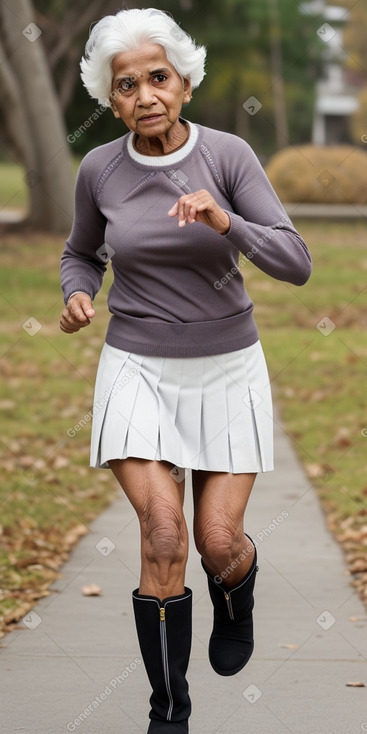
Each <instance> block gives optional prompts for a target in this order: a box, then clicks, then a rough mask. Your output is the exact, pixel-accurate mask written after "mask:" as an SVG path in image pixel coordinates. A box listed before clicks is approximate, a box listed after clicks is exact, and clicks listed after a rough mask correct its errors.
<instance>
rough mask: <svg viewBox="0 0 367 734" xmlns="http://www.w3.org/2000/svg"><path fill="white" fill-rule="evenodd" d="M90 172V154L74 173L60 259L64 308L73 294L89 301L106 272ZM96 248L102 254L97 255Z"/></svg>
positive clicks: (102, 226) (100, 221)
mask: <svg viewBox="0 0 367 734" xmlns="http://www.w3.org/2000/svg"><path fill="white" fill-rule="evenodd" d="M92 152H93V151H92ZM93 169H94V166H93V165H92V164H91V154H88V155H87V156H86V157H85V158H84V159H83V161H82V163H81V165H80V168H79V171H78V175H77V180H76V185H75V214H74V221H73V226H72V230H71V233H70V236H69V237H68V239H67V241H66V244H65V249H64V252H63V254H62V257H61V288H62V291H63V294H64V303H65V304H66V303H67V301H68V299H69V297H70V296H71V294H72V293H74V292H75V291H82V292H83V293H87V294H88V295H89V296H90V297H91V299H92V300H93V299H94V297H95V295H96V294H97V293H98V291H99V290H100V288H101V286H102V281H103V275H104V273H105V271H106V269H107V268H106V266H105V264H104V262H105V261H106V260H105V259H103V252H104V248H103V245H104V242H105V237H104V233H105V228H106V218H105V217H104V216H103V214H102V213H101V211H100V210H99V209H98V207H97V204H96V202H95V198H94V194H93V189H94V187H95V184H96V175H95V173H94V171H93ZM100 248H102V250H101V251H100V254H98V250H100Z"/></svg>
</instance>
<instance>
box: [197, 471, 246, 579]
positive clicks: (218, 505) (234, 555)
mask: <svg viewBox="0 0 367 734" xmlns="http://www.w3.org/2000/svg"><path fill="white" fill-rule="evenodd" d="M255 479H256V473H252V474H230V473H226V472H207V471H193V472H192V484H193V493H194V537H195V544H196V547H197V549H198V551H199V553H200V554H201V556H202V558H203V562H204V564H205V566H206V568H207V569H208V571H209V572H210V573H211V574H212V575H213V576H216V575H220V574H221V573H222V572H223V571H225V569H228V568H229V567H230V566H231V564H232V563H233V566H234V568H232V569H231V570H230V573H229V575H226V578H225V582H224V584H223V585H224V586H226V587H228V588H229V589H230V588H233V587H234V586H236V584H237V583H238V582H239V581H241V580H242V579H243V578H244V576H245V575H246V573H247V571H248V570H249V568H250V567H251V564H252V561H253V558H254V555H255V550H254V547H253V545H252V544H251V543H250V541H249V540H248V538H246V536H245V535H244V530H243V519H244V514H245V510H246V506H247V502H248V499H249V497H250V493H251V490H252V487H253V485H254V482H255Z"/></svg>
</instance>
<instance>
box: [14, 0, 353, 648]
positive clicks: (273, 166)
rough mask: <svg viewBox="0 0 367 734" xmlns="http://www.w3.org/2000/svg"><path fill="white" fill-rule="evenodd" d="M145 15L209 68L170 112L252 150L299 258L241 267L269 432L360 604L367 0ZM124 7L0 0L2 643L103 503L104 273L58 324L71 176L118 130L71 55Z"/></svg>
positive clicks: (273, 1)
mask: <svg viewBox="0 0 367 734" xmlns="http://www.w3.org/2000/svg"><path fill="white" fill-rule="evenodd" d="M153 4H154V6H155V7H156V8H159V9H162V10H166V11H168V12H170V13H171V14H172V15H173V16H174V18H175V19H176V20H177V21H178V22H179V23H180V24H181V25H182V27H183V28H184V30H186V31H188V32H189V33H190V34H191V35H192V36H193V37H194V38H195V39H196V41H197V42H198V43H200V44H204V45H206V46H207V48H208V62H207V75H206V77H205V79H204V81H203V83H202V85H201V86H200V88H199V89H198V90H196V91H195V93H194V97H193V100H192V102H191V104H190V105H189V106H188V107H187V108H185V110H184V115H185V116H186V117H187V118H188V119H190V120H193V121H196V122H198V123H201V124H203V125H207V126H209V127H214V128H218V129H221V130H225V131H227V132H231V133H234V134H236V135H238V136H240V137H242V138H244V139H246V140H247V141H248V142H249V143H250V145H251V146H252V147H253V148H254V150H255V152H256V154H257V155H258V157H259V159H260V161H261V163H262V165H263V166H264V167H265V170H266V172H267V174H268V176H269V178H270V180H271V182H272V184H273V186H274V188H275V190H276V191H277V193H278V195H279V197H280V198H281V200H282V202H283V203H284V205H285V206H286V208H287V211H288V213H289V215H290V216H291V219H292V220H293V221H294V223H295V225H296V226H297V228H298V230H299V231H300V233H301V234H302V236H303V237H304V238H305V240H306V242H307V244H308V245H309V247H310V249H311V252H312V255H313V260H314V273H313V275H312V277H311V279H310V281H309V282H308V283H307V285H306V286H305V287H303V288H302V289H297V287H293V286H290V285H289V284H286V283H280V282H279V281H274V280H271V279H269V278H268V277H267V276H265V275H264V274H263V273H261V272H260V271H258V270H256V268H255V267H254V266H253V265H252V264H251V263H246V264H244V263H243V262H242V265H241V270H242V272H243V275H244V277H245V281H246V287H247V289H248V290H249V293H250V295H251V297H252V298H253V300H254V302H255V316H256V320H257V323H258V326H259V330H260V333H261V339H262V343H263V346H264V350H265V353H266V355H267V360H268V365H269V371H270V374H271V379H272V389H273V394H274V398H275V400H276V403H277V406H278V409H279V411H280V414H281V416H282V420H283V421H284V426H285V430H286V432H287V434H288V435H289V437H290V438H291V439H292V441H293V445H294V447H295V450H296V451H297V454H298V456H299V459H300V461H301V462H302V464H303V466H304V468H305V471H306V472H307V475H308V477H309V479H310V481H312V482H313V484H314V486H315V488H316V490H317V491H318V493H319V497H320V501H321V502H322V505H323V508H324V510H325V516H326V518H327V522H328V524H329V527H330V529H331V530H332V531H333V532H334V533H335V535H336V537H337V538H338V539H339V540H340V542H341V543H343V547H344V548H345V551H346V554H347V555H346V558H347V562H348V564H349V569H350V572H351V575H352V579H353V580H354V584H355V585H356V587H357V588H358V590H359V592H360V594H361V597H362V598H363V599H364V601H367V554H366V547H367V519H366V515H367V478H366V477H367V473H366V464H367V461H366V448H367V398H366V396H367V389H366V387H367V385H366V368H367V337H366V334H367V332H366V326H367V301H366V290H367V285H366V276H367V252H366V223H365V221H366V212H367V165H366V163H367V158H366V156H367V0H333V2H329V1H327V0H312V1H311V2H298V0H210V1H209V0H207V1H205V0H165V1H163V2H161V0H157V1H156V2H155V3H153V2H152V5H153ZM149 5H150V3H149V4H144V5H143V4H141V3H134V2H127V3H124V4H123V7H125V8H127V7H128V8H134V7H148V6H149ZM121 7H122V5H121V4H120V3H119V2H117V1H116V0H33V2H32V1H31V0H13V1H12V2H10V0H7V1H6V2H2V3H1V4H0V59H1V63H0V110H1V114H0V228H1V233H2V240H1V262H2V265H1V272H0V278H1V280H0V315H1V319H0V375H1V377H2V381H1V386H0V441H1V443H0V449H1V450H0V468H1V470H2V472H3V473H4V477H5V480H4V481H3V482H2V483H1V484H0V503H1V510H2V513H1V525H0V541H1V542H0V588H1V591H0V627H1V625H2V627H1V628H2V629H3V630H6V629H11V628H12V625H16V624H17V621H18V620H19V619H20V618H21V616H22V615H23V614H24V613H25V612H26V611H27V610H28V609H29V608H30V606H31V605H32V603H33V602H34V600H35V599H37V598H39V596H42V595H46V594H48V593H49V592H48V591H47V586H48V584H49V582H50V580H52V579H53V578H55V576H56V575H57V569H58V567H59V566H60V564H61V563H62V562H63V561H64V560H65V558H66V557H67V553H68V551H69V549H70V548H71V547H72V545H73V544H74V543H75V542H76V541H77V539H78V537H80V535H82V534H83V533H84V532H87V531H88V523H89V521H90V520H91V519H92V518H93V517H94V516H95V515H96V513H98V512H99V511H100V510H101V509H102V507H104V506H105V505H106V504H107V503H108V502H109V501H110V500H111V498H112V497H113V495H114V491H115V486H114V484H113V482H112V480H111V478H110V474H109V472H103V471H99V472H95V471H93V470H90V469H89V468H88V464H89V461H88V456H89V435H90V415H89V411H90V408H91V405H92V399H93V386H94V376H95V371H96V366H97V362H98V358H99V352H100V349H101V347H102V344H103V339H104V334H105V331H106V326H107V322H108V311H107V307H106V294H107V291H108V287H109V285H110V283H111V272H110V270H109V271H108V272H107V274H106V276H105V283H104V286H103V289H102V291H101V292H100V294H98V296H97V298H96V301H95V304H96V311H97V313H96V317H95V319H94V321H93V324H92V325H91V326H90V327H89V328H88V329H85V330H82V332H80V333H78V334H77V335H74V336H72V337H69V336H66V335H64V334H62V333H61V332H60V330H59V325H58V324H59V317H60V313H61V311H62V308H63V302H62V298H61V291H60V284H59V261H60V256H61V253H62V249H63V246H64V240H65V236H66V235H67V233H68V232H69V231H70V227H71V223H72V217H73V190H74V181H75V175H76V171H77V169H78V165H79V163H80V160H81V158H82V157H83V156H84V155H85V154H86V153H87V152H88V151H89V150H91V149H92V148H94V147H95V146H97V145H101V144H103V143H105V142H108V141H110V140H112V139H114V138H117V137H119V136H121V135H122V134H124V133H125V132H126V130H125V129H124V127H123V124H122V123H121V121H117V120H115V118H114V117H113V115H112V114H111V112H110V110H109V109H104V108H103V107H101V105H99V104H98V102H97V100H92V99H90V98H89V96H88V94H87V92H86V90H85V89H84V87H83V85H82V84H81V80H80V76H79V61H80V58H81V56H82V54H83V52H84V46H85V42H86V40H87V38H88V34H89V28H90V26H91V24H93V23H95V22H96V21H98V20H99V19H100V18H101V17H103V16H104V15H106V14H109V13H114V12H116V11H117V10H119V9H120V8H121ZM83 416H86V418H85V419H84V422H83ZM88 416H89V417H88ZM80 421H82V424H83V425H81V423H80ZM75 426H77V427H76V428H75ZM78 426H79V427H78ZM1 634H5V631H4V632H0V635H1Z"/></svg>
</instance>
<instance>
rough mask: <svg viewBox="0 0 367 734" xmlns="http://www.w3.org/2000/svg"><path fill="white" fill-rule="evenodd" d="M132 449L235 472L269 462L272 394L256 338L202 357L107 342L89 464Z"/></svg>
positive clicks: (138, 453) (258, 469)
mask: <svg viewBox="0 0 367 734" xmlns="http://www.w3.org/2000/svg"><path fill="white" fill-rule="evenodd" d="M128 456H137V457H141V458H146V459H151V460H158V461H160V460H165V461H169V462H171V463H172V464H175V465H176V466H179V467H185V468H190V469H202V470H204V471H218V472H220V471H223V472H232V473H234V474H236V473H240V472H261V471H271V470H272V469H273V468H274V467H273V413H272V396H271V389H270V384H269V375H268V371H267V366H266V361H265V357H264V354H263V351H262V346H261V344H260V342H257V343H256V344H254V345H252V346H250V347H246V348H245V349H241V350H237V351H234V352H229V353H227V354H219V355H213V356H206V357H195V358H185V359H184V358H182V359H181V358H163V357H147V356H142V355H138V354H133V353H130V352H124V351H123V350H119V349H115V348H114V347H110V346H108V345H105V347H104V349H103V350H102V353H101V358H100V363H99V366H98V371H97V377H96V387H95V401H94V416H93V424H92V440H91V466H96V467H97V466H99V467H101V468H108V463H107V462H108V460H109V459H114V458H120V459H125V458H127V457H128Z"/></svg>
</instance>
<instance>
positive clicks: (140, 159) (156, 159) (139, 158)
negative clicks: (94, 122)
mask: <svg viewBox="0 0 367 734" xmlns="http://www.w3.org/2000/svg"><path fill="white" fill-rule="evenodd" d="M180 120H182V121H183V122H186V123H187V124H188V125H189V128H190V133H189V137H188V139H187V141H186V143H185V145H183V146H182V148H180V149H179V150H174V151H173V152H172V153H168V155H142V153H138V151H137V150H135V148H134V145H133V140H134V135H135V133H133V132H132V133H130V135H129V136H128V139H127V150H128V152H129V155H130V156H131V158H132V159H133V160H134V161H136V162H137V163H142V164H143V165H144V166H152V167H154V168H157V167H161V166H162V167H163V166H172V165H175V164H176V163H179V162H180V161H182V160H183V159H184V158H186V156H187V155H189V153H191V151H192V150H193V148H194V146H195V143H196V141H197V139H198V135H199V130H198V127H197V125H195V124H194V123H192V122H189V121H188V120H184V119H183V118H182V117H180Z"/></svg>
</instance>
